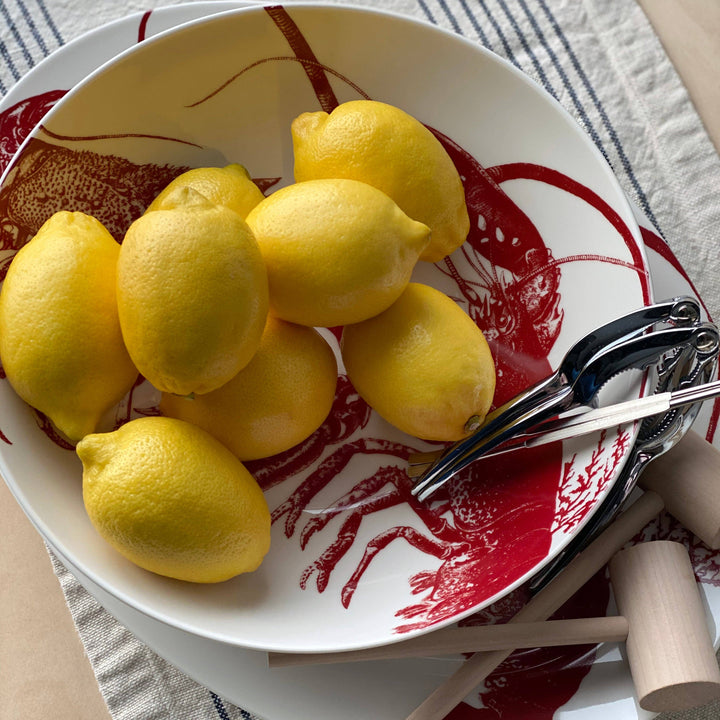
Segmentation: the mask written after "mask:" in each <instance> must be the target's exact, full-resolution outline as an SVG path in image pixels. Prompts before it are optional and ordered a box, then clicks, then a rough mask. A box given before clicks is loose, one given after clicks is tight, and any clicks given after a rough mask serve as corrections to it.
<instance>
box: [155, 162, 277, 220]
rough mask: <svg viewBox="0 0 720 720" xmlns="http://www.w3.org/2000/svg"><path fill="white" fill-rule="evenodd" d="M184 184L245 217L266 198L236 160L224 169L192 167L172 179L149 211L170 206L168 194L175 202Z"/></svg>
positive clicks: (211, 200)
mask: <svg viewBox="0 0 720 720" xmlns="http://www.w3.org/2000/svg"><path fill="white" fill-rule="evenodd" d="M184 187H189V188H192V189H193V190H196V191H197V192H199V193H200V194H201V195H203V196H205V197H206V198H207V199H208V200H210V202H213V203H215V204H216V205H224V206H225V207H228V208H230V209H231V210H234V211H235V212H236V213H238V215H240V217H241V218H243V219H245V218H246V217H247V214H248V213H249V212H250V211H251V210H252V209H253V208H254V207H255V206H256V205H257V204H258V203H259V202H260V201H261V200H262V199H263V197H264V195H263V194H262V192H261V190H260V188H259V187H258V186H257V185H256V184H255V183H254V182H253V181H252V179H251V178H250V174H249V173H248V171H247V170H246V169H245V168H244V167H243V166H242V165H238V164H237V163H233V164H232V165H226V166H225V167H222V168H220V167H202V168H193V169H192V170H188V171H187V172H184V173H182V175H178V177H176V178H175V179H174V180H173V181H172V182H170V184H169V185H167V187H165V189H163V190H162V191H161V192H160V194H159V195H158V196H157V197H156V198H155V199H154V200H153V201H152V203H151V204H150V207H148V209H147V211H146V212H152V211H153V210H166V209H168V208H167V206H166V203H167V201H168V197H170V198H171V203H172V202H174V201H173V200H172V198H173V195H174V193H175V191H176V190H177V189H178V188H184ZM176 199H177V196H175V200H176Z"/></svg>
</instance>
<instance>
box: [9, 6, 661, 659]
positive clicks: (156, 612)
mask: <svg viewBox="0 0 720 720" xmlns="http://www.w3.org/2000/svg"><path fill="white" fill-rule="evenodd" d="M279 5H281V6H282V7H285V8H287V9H291V10H301V11H302V10H311V11H321V12H326V13H338V14H340V15H343V14H345V15H348V16H351V15H353V14H355V13H361V14H364V15H369V16H375V17H378V18H383V17H387V18H391V19H393V20H395V21H399V22H401V23H405V24H409V25H412V26H417V27H419V28H421V29H424V30H425V31H430V32H432V33H435V34H438V35H441V36H444V37H446V38H448V39H451V40H452V41H453V42H455V43H459V44H462V45H464V46H465V47H466V48H467V49H468V50H469V51H471V52H475V53H479V54H480V55H483V56H485V58H486V59H487V60H489V61H490V62H492V63H495V64H499V65H500V66H501V67H502V68H503V69H504V70H505V71H508V72H510V73H511V74H512V75H513V76H514V78H515V79H517V80H519V81H521V82H522V83H523V85H524V86H525V88H527V89H528V90H529V91H530V92H532V93H533V94H535V95H536V96H538V97H539V98H541V99H542V100H543V101H544V102H546V103H549V104H550V105H551V106H553V107H554V108H555V111H556V112H559V114H560V116H561V117H563V118H564V119H565V120H566V121H567V128H568V129H570V130H571V131H572V132H573V133H574V134H575V135H576V136H577V137H578V138H579V139H580V142H581V143H582V144H583V145H584V146H585V147H586V148H587V149H588V150H589V151H590V153H591V155H592V157H593V160H594V164H595V166H596V168H597V169H598V170H602V173H603V175H604V176H605V180H606V182H608V183H609V186H610V187H613V188H614V189H615V191H616V197H614V198H613V203H614V204H616V207H618V206H619V205H622V210H623V212H624V214H625V216H624V217H623V220H624V221H625V223H626V224H627V226H628V228H629V230H630V232H631V234H632V236H633V239H634V241H635V246H636V248H637V249H638V252H639V254H640V257H641V260H642V264H643V267H644V269H645V271H646V274H647V275H648V277H649V270H648V259H647V256H646V254H645V250H644V246H643V243H642V240H641V235H640V229H639V225H638V223H637V220H636V218H635V215H634V213H633V210H632V205H631V203H630V200H629V199H628V197H627V195H626V193H625V192H624V191H623V189H622V187H621V185H620V183H619V181H618V179H617V177H616V176H615V174H614V173H613V171H612V168H611V167H610V164H609V163H608V161H607V159H606V158H605V156H604V155H603V154H602V152H601V151H600V149H599V148H598V147H597V146H596V145H595V144H594V143H593V142H592V140H591V139H590V137H589V136H588V135H587V134H586V133H585V132H584V130H583V129H582V127H581V126H580V125H579V124H578V123H577V121H576V120H575V118H573V116H572V114H571V113H570V112H569V111H568V110H567V109H566V108H565V107H564V106H563V105H562V104H561V103H560V101H559V100H558V99H557V98H555V97H553V96H552V95H551V94H550V93H549V92H547V91H546V90H545V89H544V88H542V87H541V86H540V85H539V84H538V83H537V82H536V81H535V80H533V79H532V78H531V77H530V76H529V75H527V74H526V73H525V72H523V71H522V70H521V69H519V68H518V67H517V66H515V65H514V64H512V63H511V62H510V61H508V60H506V59H505V58H503V57H502V56H500V55H498V54H497V53H495V52H493V51H492V50H489V49H488V48H486V47H484V46H482V45H481V44H480V43H479V42H476V41H473V40H471V39H469V38H467V37H464V36H462V35H460V34H458V33H456V32H453V31H452V30H449V29H447V28H443V27H440V26H438V25H435V24H434V23H432V22H430V21H427V20H424V19H421V18H417V17H413V16H409V15H405V14H403V13H401V12H398V11H395V10H388V9H385V8H378V7H368V6H365V5H359V4H356V3H343V4H326V3H323V2H319V3H313V2H305V1H304V0H289V1H288V2H284V3H279ZM272 6H274V4H270V3H262V4H257V5H255V4H253V5H247V6H243V7H233V8H229V9H227V10H222V11H219V12H215V13H212V14H210V15H207V16H203V17H200V18H196V19H192V20H188V21H183V22H182V23H180V24H178V25H175V26H173V27H170V28H167V29H165V30H162V31H160V32H157V33H156V34H154V35H152V36H151V37H148V38H146V39H144V40H142V41H140V42H138V43H136V44H134V45H132V46H131V47H128V48H127V49H125V50H122V51H121V52H119V53H118V54H116V55H115V56H113V57H112V58H110V59H109V60H106V61H105V62H103V63H102V64H101V65H99V66H98V67H97V68H96V69H95V70H93V71H92V72H90V73H88V74H87V75H86V76H85V77H84V78H83V79H82V80H81V81H80V82H78V83H77V84H75V85H74V86H73V87H72V88H71V89H70V90H68V92H67V93H66V94H65V95H63V96H62V97H61V98H60V99H59V100H58V101H57V102H56V103H55V104H54V105H53V107H52V108H50V110H49V111H48V112H47V113H46V114H45V115H44V116H43V117H42V118H41V119H40V121H39V122H38V123H37V124H36V125H35V127H34V128H33V129H32V131H31V132H30V133H28V135H27V137H26V138H25V139H24V140H23V142H22V143H21V145H20V146H19V148H18V149H17V151H16V152H15V153H14V154H13V157H12V159H11V160H10V161H9V162H8V164H7V167H6V168H5V169H4V171H3V173H2V174H0V189H2V187H3V185H4V184H5V182H6V180H7V176H8V175H9V173H11V172H12V170H13V169H14V166H15V164H16V162H17V160H18V158H20V157H21V156H22V155H23V154H24V152H25V150H26V149H27V146H28V144H29V143H30V142H32V140H34V139H36V138H37V135H38V133H39V132H41V128H42V126H43V125H44V124H45V123H46V122H47V121H49V120H52V117H53V115H54V114H55V113H56V112H59V111H60V110H61V109H62V108H63V107H64V106H65V105H66V104H67V103H69V102H72V101H73V100H74V98H75V96H76V95H77V94H79V93H80V92H81V91H82V90H83V89H84V88H85V87H86V86H87V85H89V84H91V83H94V82H96V81H97V80H98V78H100V77H102V75H104V74H105V73H106V72H107V71H108V70H109V69H110V68H112V67H113V66H114V65H115V64H116V63H118V62H121V61H123V60H124V59H125V58H126V57H132V56H134V55H136V54H141V53H143V52H144V51H145V50H146V49H147V48H148V47H150V46H155V45H160V44H162V43H163V42H165V41H166V40H167V39H168V38H171V37H175V36H176V35H178V34H182V33H184V32H188V31H191V30H193V29H194V28H197V27H200V26H204V25H209V24H213V23H221V22H223V20H225V19H226V18H228V17H236V16H242V15H246V14H252V15H255V14H259V13H263V12H265V9H266V7H272ZM157 9H158V10H159V9H161V8H157ZM143 14H144V13H141V12H140V13H132V14H131V15H127V16H124V17H123V18H119V19H117V20H115V21H112V22H111V23H108V24H107V25H112V24H115V23H118V24H119V23H121V22H123V20H126V19H127V18H128V17H131V16H135V17H138V16H142V15H143ZM90 32H92V31H90ZM63 49H64V47H61V48H58V50H56V51H55V52H60V51H62V50H63ZM54 54H55V53H52V54H51V55H49V56H48V57H47V58H46V59H45V60H44V61H43V62H45V63H49V62H50V61H51V60H52V58H53V56H54ZM648 292H649V294H650V300H652V283H651V282H648ZM636 434H637V428H635V429H634V430H633V434H632V441H631V445H632V443H634V439H635V436H636ZM626 460H627V454H626V456H625V458H624V459H623V462H621V463H619V464H618V466H617V467H616V468H615V473H617V472H619V471H620V470H621V468H622V466H623V465H624V463H625V461H626ZM0 474H1V475H2V476H3V479H4V480H5V483H6V485H7V486H8V488H9V489H10V491H11V494H12V495H13V497H14V498H15V500H16V501H17V502H18V504H19V505H20V506H21V507H22V509H23V511H24V512H25V514H26V515H27V516H28V518H29V519H30V521H31V523H32V524H33V526H34V527H35V529H36V530H37V531H38V532H39V533H40V535H41V536H42V537H43V538H44V539H45V541H46V542H47V544H48V545H49V546H50V547H51V548H52V549H54V550H55V551H56V552H57V554H58V555H60V556H61V557H63V558H64V559H66V561H67V562H69V563H70V564H71V565H73V566H76V567H78V569H79V570H80V571H81V572H82V573H84V574H85V575H86V576H87V577H88V578H89V579H90V580H91V581H92V582H94V583H96V584H97V585H98V586H99V587H100V588H101V589H102V590H104V591H105V592H108V593H110V594H111V595H112V596H113V597H115V598H116V599H117V600H118V601H120V602H122V603H123V604H125V605H127V606H129V607H131V608H133V609H135V610H137V611H139V612H141V613H143V614H145V615H147V616H149V617H151V618H153V619H155V620H158V621H161V622H163V623H165V624H167V625H169V626H172V627H176V628H178V629H180V630H184V631H185V632H188V633H190V634H193V635H199V636H202V637H206V638H209V639H212V640H216V641H219V642H223V643H226V644H230V645H236V646H238V647H243V648H247V649H252V650H259V651H276V650H280V651H284V650H285V648H284V647H274V646H272V645H269V644H248V643H247V642H243V641H241V640H239V639H237V638H234V637H230V636H228V635H226V634H223V633H221V632H218V631H213V630H209V629H206V628H201V627H198V626H197V625H196V624H193V623H192V622H188V621H185V620H183V619H180V618H178V617H175V616H172V617H171V616H168V615H166V614H164V613H163V612H162V611H161V610H160V609H159V608H154V607H152V606H148V605H147V604H146V603H145V602H141V601H138V600H137V599H135V598H134V597H133V596H132V595H130V594H128V593H127V592H125V591H123V590H121V589H119V588H118V587H116V586H115V584H114V583H112V582H111V581H108V580H106V579H105V577H104V576H103V575H98V574H97V573H96V572H93V571H92V570H91V569H89V568H86V567H85V565H84V563H82V562H79V561H78V559H77V558H76V557H75V553H73V552H71V551H69V549H68V548H67V547H66V546H65V544H64V543H63V542H62V540H61V538H58V537H57V536H56V534H55V533H54V532H53V531H52V530H51V528H50V527H49V526H48V525H47V523H46V522H45V521H44V520H43V518H42V517H40V516H39V515H38V513H37V512H36V511H35V509H34V508H33V507H32V505H31V504H30V503H29V501H28V498H27V497H26V496H25V495H24V493H23V491H22V487H21V484H18V482H17V480H16V478H15V473H14V472H13V471H11V470H10V468H9V467H8V465H7V463H6V459H5V455H4V452H3V450H2V448H1V447H0ZM601 499H602V498H601V497H599V498H598V500H597V501H596V502H599V501H600V500H601ZM591 515H592V511H590V512H589V513H588V514H587V516H586V518H585V519H584V520H583V522H582V523H581V524H580V525H579V526H578V528H576V530H575V532H577V530H578V529H580V528H581V527H582V525H584V523H585V521H587V520H588V519H589V517H590V516H591ZM568 540H569V538H568ZM561 549H562V548H561V547H558V548H555V549H554V550H552V551H550V552H549V553H548V556H547V557H546V558H545V560H544V562H543V563H541V564H540V565H539V566H538V567H536V568H535V569H534V571H535V572H537V571H538V570H540V569H541V568H542V566H543V564H545V563H547V562H550V560H552V558H553V557H554V556H555V555H556V554H557V553H558V552H560V550H561ZM525 579H526V578H525V576H522V577H520V578H519V579H518V580H517V581H515V582H514V583H512V584H511V585H508V586H507V587H505V588H504V589H503V591H502V592H501V593H500V596H499V597H504V596H506V595H507V594H508V593H510V592H512V590H513V589H515V588H517V587H518V586H519V585H521V584H522V583H523V582H524V581H525ZM496 599H497V598H496ZM476 611H477V608H475V609H473V610H472V611H469V612H465V613H464V614H463V615H461V616H458V617H454V618H452V619H451V620H450V621H447V622H445V623H439V624H437V625H433V626H431V627H429V628H425V629H422V630H420V631H418V632H410V633H400V634H395V635H393V636H392V637H391V638H390V639H388V640H386V641H384V642H382V643H378V642H372V643H370V644H362V643H359V644H358V643H353V644H352V645H351V646H348V647H347V648H341V649H363V648H370V647H376V646H377V645H378V644H388V645H389V644H393V643H395V642H401V641H404V640H406V639H408V638H410V637H414V636H416V635H422V634H426V633H427V632H432V631H433V630H434V629H438V628H441V627H443V626H444V625H447V624H448V623H452V622H456V621H457V620H458V619H459V618H460V617H464V616H467V615H469V614H471V613H472V612H476ZM321 649H323V648H321ZM331 649H332V648H331ZM317 651H318V650H317V649H309V650H306V651H305V650H299V649H294V650H292V652H297V653H303V652H308V653H312V652H317Z"/></svg>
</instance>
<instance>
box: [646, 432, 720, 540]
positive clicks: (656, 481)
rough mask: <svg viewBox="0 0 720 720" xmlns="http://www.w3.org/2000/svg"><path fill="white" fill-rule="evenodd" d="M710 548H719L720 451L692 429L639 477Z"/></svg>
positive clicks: (675, 516)
mask: <svg viewBox="0 0 720 720" xmlns="http://www.w3.org/2000/svg"><path fill="white" fill-rule="evenodd" d="M640 486H641V487H643V488H645V489H648V490H654V491H655V492H656V493H658V494H659V495H660V496H661V497H662V498H663V500H664V501H665V509H666V510H667V511H668V512H669V513H670V514H671V515H672V516H673V517H674V518H676V519H677V520H679V521H680V522H681V523H682V525H683V526H684V527H686V528H687V529H688V530H691V531H692V532H694V533H695V535H697V536H698V537H699V538H700V539H701V540H702V541H703V542H704V543H705V544H706V545H707V546H708V547H710V548H712V549H714V550H717V549H718V548H719V547H720V450H717V448H715V447H713V446H712V445H711V444H710V443H709V442H707V441H706V440H704V439H703V438H702V437H701V436H700V435H698V434H697V433H696V432H693V431H692V430H691V431H690V432H689V433H687V435H686V436H685V437H684V438H683V439H682V440H681V441H680V442H679V443H678V444H677V445H676V446H675V447H674V448H673V449H672V450H670V451H669V452H667V453H665V455H663V456H662V457H659V458H658V459H657V460H655V461H654V462H653V463H652V464H651V465H649V466H648V468H647V470H646V471H645V472H644V473H643V475H642V476H641V477H640Z"/></svg>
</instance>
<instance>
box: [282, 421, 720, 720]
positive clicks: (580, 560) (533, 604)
mask: <svg viewBox="0 0 720 720" xmlns="http://www.w3.org/2000/svg"><path fill="white" fill-rule="evenodd" d="M641 485H642V486H643V487H644V489H645V492H644V493H643V494H642V496H641V497H640V498H639V499H638V500H637V501H636V502H634V503H633V504H632V505H631V506H630V507H629V508H628V509H627V510H626V511H625V512H624V513H623V514H622V515H620V516H619V517H618V518H617V519H616V520H615V522H614V523H613V524H612V525H610V526H609V527H608V528H607V529H606V530H605V531H604V532H603V533H602V534H601V535H600V536H599V537H598V538H597V539H596V540H595V541H594V542H593V543H592V544H591V545H590V546H588V547H587V548H586V549H585V550H584V551H583V552H582V553H580V554H579V555H578V556H576V557H575V558H574V559H573V561H572V562H571V563H570V564H569V565H568V566H567V567H566V568H565V569H564V570H563V571H562V572H561V573H560V574H559V575H558V576H557V577H556V578H555V579H554V580H553V581H552V582H550V583H549V584H548V585H547V586H546V587H544V588H543V589H542V590H541V591H540V592H539V593H538V594H537V595H535V596H534V597H533V598H532V599H531V600H530V601H529V602H528V603H527V604H526V605H525V606H524V607H523V608H522V609H521V610H520V611H519V612H518V613H517V614H516V615H515V616H514V617H513V618H512V619H511V620H510V621H509V622H508V623H506V624H502V625H493V626H482V627H466V628H447V629H444V630H437V631H435V632H434V633H430V634H428V635H427V636H424V637H420V638H415V639H413V640H409V641H405V642H399V643H395V644H392V645H386V646H383V647H380V648H372V649H368V650H361V651H356V652H346V653H335V654H327V655H319V654H318V655H285V654H273V653H271V654H270V655H269V663H270V665H271V667H278V666H281V665H290V664H309V663H317V662H349V661H355V660H370V659H387V658H391V657H409V656H413V655H432V654H442V653H456V652H474V653H475V654H474V655H472V656H471V657H470V658H469V659H468V660H466V661H465V662H464V663H463V664H462V665H461V666H460V668H459V669H458V670H457V671H456V672H455V673H454V674H453V675H451V676H450V677H449V678H448V679H447V680H446V681H445V682H444V683H443V684H442V685H441V686H440V687H439V688H437V689H436V690H435V691H434V692H433V693H432V694H431V695H430V696H429V697H428V698H427V700H425V702H423V703H422V704H421V705H420V706H419V707H418V708H417V709H416V710H415V711H414V712H413V713H412V714H411V715H409V716H408V720H441V718H444V717H445V716H446V715H447V714H448V713H449V712H450V711H451V710H452V709H453V708H454V707H455V706H456V705H457V704H458V703H459V702H461V701H462V699H463V698H464V697H465V696H466V695H468V694H469V693H470V692H471V691H472V690H474V689H475V688H476V687H477V686H478V685H480V683H482V682H483V680H484V679H485V678H486V677H487V676H488V675H489V674H490V673H491V672H492V671H493V670H494V669H495V668H496V667H497V666H498V665H499V664H500V663H501V662H503V660H505V659H506V658H507V657H508V656H509V655H510V654H511V653H512V652H513V650H515V649H517V648H520V647H543V646H548V645H566V644H578V643H582V644H584V643H589V642H601V641H610V640H612V641H617V640H625V641H626V652H627V656H628V661H629V664H630V667H631V672H632V675H633V681H634V683H635V687H636V692H637V697H638V701H639V703H640V706H641V707H642V708H644V709H646V710H650V711H654V712H665V711H675V710H682V709H687V708H689V707H696V706H699V705H703V704H705V703H707V702H709V701H710V700H711V699H713V698H715V697H718V696H720V670H719V669H718V664H717V661H716V659H715V653H714V650H713V646H712V638H711V637H710V633H709V630H708V625H707V620H706V618H705V614H704V610H703V606H702V602H701V600H700V594H699V591H698V588H697V584H696V582H695V579H694V574H693V570H692V566H691V564H690V559H689V557H688V555H687V551H686V550H685V548H684V547H683V546H682V545H680V544H678V543H671V542H652V543H643V544H640V545H636V546H634V547H631V548H628V549H626V550H622V548H623V546H625V545H626V544H627V543H628V542H629V541H630V540H632V538H633V537H634V536H635V535H637V533H638V532H640V531H641V530H642V529H643V528H644V527H645V526H646V525H647V524H648V523H649V522H650V521H651V520H653V519H654V518H655V517H656V516H657V515H658V514H659V513H660V512H661V511H662V510H663V509H666V510H667V511H668V512H669V513H671V514H672V515H673V516H675V517H676V518H677V519H678V520H680V521H681V522H683V524H684V525H685V527H687V528H688V529H689V530H691V531H692V532H694V533H695V534H696V535H697V536H698V537H699V538H700V539H701V540H702V541H703V542H704V543H705V544H706V545H708V546H709V547H711V548H713V549H717V548H718V546H719V545H720V452H719V451H717V450H716V449H715V448H713V447H712V446H711V445H710V444H709V443H707V442H706V441H705V440H703V439H702V438H701V437H700V436H698V435H697V434H696V433H692V432H690V433H688V435H687V436H686V437H685V438H684V439H683V440H682V441H681V442H680V443H679V444H678V445H677V446H676V447H675V448H673V449H672V450H671V451H670V452H668V453H666V454H665V456H663V457H661V458H659V459H658V460H656V461H655V462H654V463H653V464H652V465H651V466H650V467H649V468H648V469H647V470H646V471H645V473H644V475H643V476H642V478H641ZM611 560H612V562H610V561H611ZM609 562H610V573H611V581H612V583H613V589H614V592H615V596H616V602H617V605H618V609H619V611H620V617H606V618H588V619H580V620H559V621H550V622H548V621H547V618H548V617H550V616H551V615H552V614H553V613H554V612H555V611H556V610H557V609H558V608H559V607H560V606H561V605H563V604H564V603H565V602H566V601H567V600H568V599H569V598H570V597H572V596H573V595H574V594H575V592H577V591H578V590H579V589H580V588H581V587H582V586H583V585H584V584H585V583H586V582H587V581H588V580H589V579H590V578H591V577H592V576H593V575H594V574H595V573H596V572H597V571H598V570H600V569H601V568H602V567H604V566H605V565H606V564H608V563H609Z"/></svg>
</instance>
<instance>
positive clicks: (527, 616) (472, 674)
mask: <svg viewBox="0 0 720 720" xmlns="http://www.w3.org/2000/svg"><path fill="white" fill-rule="evenodd" d="M663 507H664V505H663V501H662V498H661V497H660V496H659V495H658V494H657V493H654V492H646V493H644V494H643V495H642V496H641V497H640V498H638V499H637V500H636V501H635V502H634V503H633V504H632V505H631V506H630V507H629V508H628V509H627V510H626V511H625V512H624V513H623V514H622V515H620V516H618V518H617V519H616V520H615V522H614V523H612V525H610V527H608V528H607V529H606V530H605V531H604V532H603V533H602V534H601V535H600V536H599V537H598V538H597V539H596V540H595V541H594V542H593V543H592V544H591V545H589V546H588V547H587V548H586V549H585V550H584V551H583V552H582V553H580V554H579V555H578V556H577V557H575V559H574V560H573V561H572V562H571V563H570V564H569V565H568V566H567V567H566V568H565V570H563V571H562V572H561V573H560V574H559V575H558V576H557V577H556V578H555V579H554V580H553V581H552V582H551V583H549V584H548V585H546V586H545V587H544V588H543V589H542V590H541V591H540V592H539V593H538V594H537V595H536V596H535V597H534V598H533V599H532V600H530V602H528V604H527V605H525V607H524V608H522V610H520V612H518V613H517V614H516V615H515V616H514V617H513V618H512V619H511V620H510V622H522V621H524V622H532V621H535V620H546V619H547V618H549V617H550V615H552V614H553V613H554V612H555V611H556V610H557V609H558V608H559V607H560V606H562V605H563V603H565V602H566V601H567V600H568V599H570V598H571V597H572V596H573V595H574V594H575V592H577V590H579V589H580V588H581V587H582V586H583V585H584V584H585V583H586V582H587V581H588V580H589V579H590V578H591V577H592V576H593V575H594V574H595V573H596V572H597V571H598V570H600V569H601V568H602V567H603V566H604V565H606V564H607V563H608V562H609V561H610V558H612V556H613V555H615V553H616V552H617V551H618V550H620V548H622V547H623V545H625V544H626V543H627V542H629V541H630V540H631V539H632V538H633V537H634V536H635V535H636V534H637V533H638V532H640V530H642V529H643V528H644V527H645V525H647V524H648V523H649V522H650V521H651V520H652V519H653V518H654V517H655V516H656V515H657V514H658V513H659V512H660V511H661V510H662V509H663ZM511 653H512V650H496V651H494V652H489V653H475V654H474V655H473V656H472V657H470V658H469V659H468V660H466V661H465V662H464V663H463V664H462V665H461V666H460V668H458V670H456V671H455V673H454V674H453V675H451V676H450V677H449V678H448V679H447V680H446V681H445V683H443V684H442V685H441V686H440V687H439V688H437V689H436V690H435V692H433V693H432V694H431V695H430V696H429V697H428V698H427V699H426V700H425V701H424V702H423V703H422V704H421V705H419V706H418V707H417V708H416V709H415V710H414V711H413V712H412V713H411V714H410V715H408V718H407V720H442V718H444V717H445V716H446V715H447V714H448V713H449V712H450V711H451V710H452V709H453V708H454V707H455V706H456V705H457V704H458V703H459V702H461V701H462V699H463V698H464V697H465V696H466V695H468V693H470V692H471V691H472V690H473V689H474V688H475V687H477V686H478V685H479V684H480V683H481V682H482V681H483V680H484V679H485V678H486V677H487V676H488V675H489V674H490V673H491V672H492V671H493V670H494V669H495V668H496V667H497V666H498V665H499V664H500V663H501V662H503V660H505V659H506V658H507V657H508V655H510V654H511Z"/></svg>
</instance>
